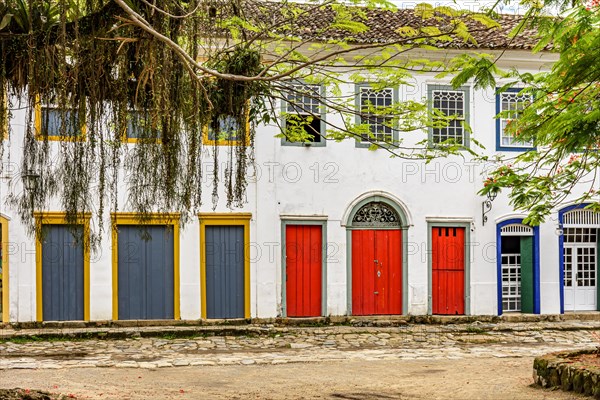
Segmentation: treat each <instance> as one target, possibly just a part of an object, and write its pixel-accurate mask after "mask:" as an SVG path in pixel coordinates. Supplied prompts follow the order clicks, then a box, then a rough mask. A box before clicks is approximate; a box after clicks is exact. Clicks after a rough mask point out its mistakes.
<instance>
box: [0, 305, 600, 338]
mask: <svg viewBox="0 0 600 400" xmlns="http://www.w3.org/2000/svg"><path fill="white" fill-rule="evenodd" d="M593 321H598V324H593V325H589V324H586V322H587V323H589V322H593ZM552 322H560V323H561V324H557V325H554V324H551V323H552ZM581 322H583V324H582V323H581ZM527 323H546V325H538V326H532V327H528V326H527V325H518V324H527ZM548 323H550V324H548ZM496 324H508V325H496ZM510 324H515V326H511V325H510ZM435 325H439V326H440V328H439V329H442V330H444V331H445V330H446V329H450V330H451V331H452V332H456V333H460V332H467V333H475V332H472V330H473V328H479V329H482V330H483V331H509V332H510V331H524V332H527V331H533V330H542V329H553V330H564V331H569V330H581V329H588V330H589V329H600V312H588V313H568V314H563V315H533V314H506V315H503V316H485V315H484V316H438V315H436V316H431V315H429V316H412V315H408V316H389V315H386V316H368V317H362V316H360V317H359V316H338V317H327V318H326V317H319V318H269V319H260V318H256V319H251V320H249V319H234V320H181V321H174V320H128V321H67V322H20V323H5V324H0V340H2V339H9V338H15V337H31V336H37V337H40V338H51V337H67V338H68V337H73V338H81V339H86V338H90V339H91V338H105V339H123V338H130V337H141V336H143V337H156V336H162V335H173V336H175V337H178V336H179V337H185V336H189V335H209V336H228V335H230V336H241V335H262V334H273V333H288V330H291V331H290V332H294V331H296V330H301V329H310V330H312V329H321V328H328V329H330V328H336V327H338V329H340V330H343V331H344V332H338V333H351V332H352V331H354V330H365V329H370V328H375V329H376V328H399V327H403V328H405V329H406V330H410V329H411V328H413V327H414V328H417V329H418V330H419V329H420V330H423V331H427V330H428V328H427V327H428V326H430V327H431V328H432V329H436V328H435ZM419 326H420V327H419ZM442 326H447V327H448V328H442Z"/></svg>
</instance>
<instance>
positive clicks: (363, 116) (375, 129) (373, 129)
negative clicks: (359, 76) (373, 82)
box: [357, 85, 398, 146]
mask: <svg viewBox="0 0 600 400" xmlns="http://www.w3.org/2000/svg"><path fill="white" fill-rule="evenodd" d="M397 96H398V95H397V93H396V91H395V90H394V89H392V88H384V89H374V88H372V87H370V86H368V85H359V86H358V94H357V103H358V104H357V106H358V107H357V108H358V110H359V114H358V119H357V122H358V123H359V124H364V125H367V126H368V127H369V133H363V134H361V137H360V140H359V143H360V144H362V145H367V146H370V145H371V144H373V143H392V142H393V141H394V139H395V135H394V127H393V119H392V116H391V115H390V109H391V107H392V106H393V104H394V101H395V100H396V99H397Z"/></svg>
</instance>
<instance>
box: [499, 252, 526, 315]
mask: <svg viewBox="0 0 600 400" xmlns="http://www.w3.org/2000/svg"><path fill="white" fill-rule="evenodd" d="M502 311H521V254H519V253H517V254H502Z"/></svg>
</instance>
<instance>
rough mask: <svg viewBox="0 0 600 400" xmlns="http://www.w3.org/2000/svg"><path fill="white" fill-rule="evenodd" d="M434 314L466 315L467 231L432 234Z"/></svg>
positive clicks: (436, 230) (443, 230) (452, 229)
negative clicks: (465, 271) (465, 269)
mask: <svg viewBox="0 0 600 400" xmlns="http://www.w3.org/2000/svg"><path fill="white" fill-rule="evenodd" d="M431 239H432V240H431V247H432V255H431V257H432V260H431V290H432V294H431V303H432V304H431V309H432V313H433V314H450V315H455V314H464V312H465V311H464V299H465V282H464V278H465V274H464V268H465V228H460V227H434V228H433V229H432V232H431Z"/></svg>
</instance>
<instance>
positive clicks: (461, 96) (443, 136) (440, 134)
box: [429, 87, 469, 146]
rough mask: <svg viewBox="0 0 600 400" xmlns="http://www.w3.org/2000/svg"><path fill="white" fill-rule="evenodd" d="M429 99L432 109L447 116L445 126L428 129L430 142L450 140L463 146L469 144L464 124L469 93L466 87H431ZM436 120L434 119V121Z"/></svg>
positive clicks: (437, 142)
mask: <svg viewBox="0 0 600 400" xmlns="http://www.w3.org/2000/svg"><path fill="white" fill-rule="evenodd" d="M429 100H430V103H431V106H432V107H433V108H434V109H437V110H438V111H440V112H442V113H443V114H444V115H446V116H447V117H451V119H450V120H447V121H446V123H447V126H444V127H440V128H431V129H430V141H431V143H432V144H434V145H435V144H439V143H444V142H446V141H451V142H452V143H455V144H460V145H463V146H468V145H469V137H468V132H467V129H466V126H465V124H466V123H468V120H467V118H468V107H469V93H468V91H467V90H466V89H462V88H461V89H456V90H454V89H452V88H446V87H432V88H430V90H429ZM434 122H436V121H434Z"/></svg>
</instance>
